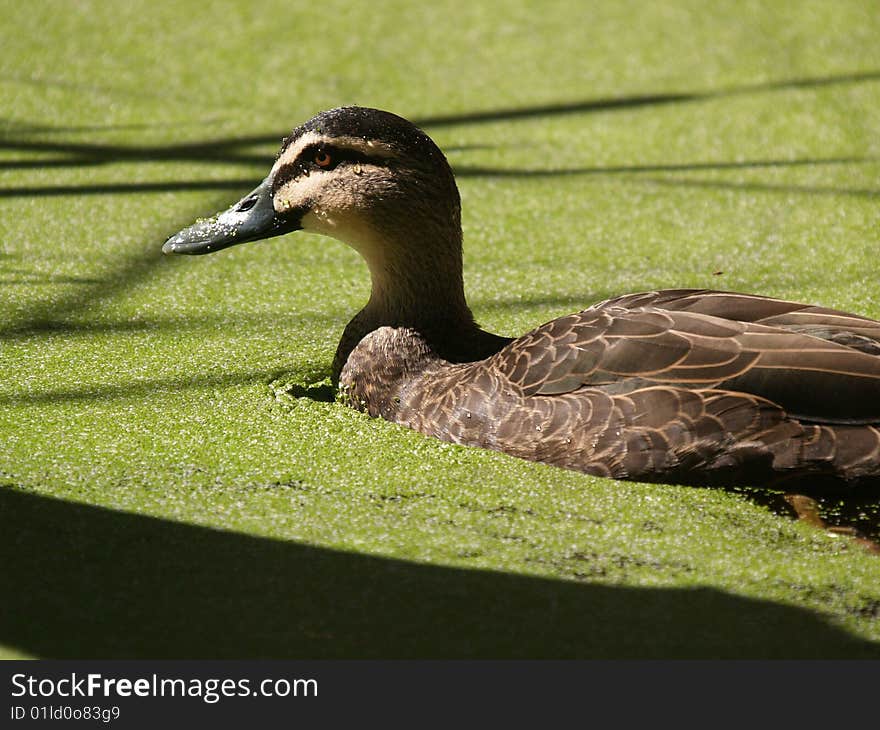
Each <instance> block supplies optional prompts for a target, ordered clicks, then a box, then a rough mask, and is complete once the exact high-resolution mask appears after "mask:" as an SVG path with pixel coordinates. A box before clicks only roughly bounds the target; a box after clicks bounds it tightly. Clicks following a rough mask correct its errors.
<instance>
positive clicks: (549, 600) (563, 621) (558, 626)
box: [0, 485, 880, 659]
mask: <svg viewBox="0 0 880 730" xmlns="http://www.w3.org/2000/svg"><path fill="white" fill-rule="evenodd" d="M0 560H2V563H3V566H4V569H3V571H0V593H2V595H3V596H4V600H3V602H2V604H0V642H2V643H4V644H6V645H8V646H12V647H16V648H17V649H19V650H23V651H25V652H29V653H32V654H35V655H37V656H42V657H53V658H60V659H73V658H83V657H89V658H101V659H109V658H142V659H143V658H155V659H158V658H186V659H195V658H309V659H337V658H361V659H367V658H461V659H464V658H835V657H836V658H880V645H878V644H875V643H872V642H869V641H866V640H863V639H860V638H857V637H855V636H853V635H850V634H848V633H846V632H845V631H843V630H841V629H840V628H837V627H836V626H834V625H832V624H831V623H830V622H829V621H827V620H825V619H824V618H822V617H821V616H819V615H817V614H815V613H813V612H811V611H807V610H804V609H800V608H796V607H793V606H789V605H783V604H775V603H771V602H767V601H761V600H755V599H749V598H742V597H737V596H733V595H730V594H727V593H724V592H722V591H719V590H716V589H711V588H695V589H656V588H616V587H609V586H602V585H596V584H589V583H575V582H568V581H561V580H552V579H546V578H534V577H527V576H522V575H517V574H509V573H500V572H493V571H486V570H478V571H474V570H466V569H458V568H447V567H441V566H436V565H424V564H417V563H410V562H405V561H402V560H393V559H385V558H379V557H371V556H368V555H362V554H356V553H346V552H341V551H336V550H330V549H325V548H318V547H310V546H307V545H303V544H300V543H296V542H289V541H281V540H274V539H268V538H262V537H254V536H250V535H245V534H241V533H236V532H226V531H222V530H215V529H209V528H205V527H198V526H194V525H189V524H182V523H177V522H170V521H167V520H163V519H157V518H153V517H146V516H143V515H137V514H131V513H126V512H117V511H113V510H109V509H104V508H100V507H92V506H88V505H84V504H74V503H70V502H65V501H61V500H58V499H53V498H47V497H42V496H37V495H34V494H31V493H27V492H24V491H20V490H18V489H14V488H10V485H6V486H4V487H0Z"/></svg>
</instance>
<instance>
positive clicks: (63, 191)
mask: <svg viewBox="0 0 880 730" xmlns="http://www.w3.org/2000/svg"><path fill="white" fill-rule="evenodd" d="M878 161H880V160H878V158H875V157H828V158H801V159H793V160H738V161H723V160H721V161H717V162H685V163H669V164H659V165H609V166H598V167H575V168H550V169H528V168H501V167H479V166H471V165H454V166H453V172H454V173H455V176H456V177H457V178H480V177H488V178H546V177H577V176H591V175H592V176H601V175H641V174H645V173H664V172H669V173H675V172H697V171H711V170H750V169H761V168H767V167H779V168H783V167H810V166H820V165H848V164H865V163H875V162H878ZM257 181H258V178H257V177H252V178H233V179H224V180H177V181H173V182H148V183H145V182H137V183H104V184H100V183H99V184H94V185H42V186H29V187H12V188H0V198H19V197H44V196H58V195H111V194H135V193H167V192H175V191H180V192H186V191H192V190H235V191H242V192H245V191H247V190H249V189H250V188H252V187H253V186H254V185H255V184H256V182H257ZM770 188H771V189H779V190H782V191H785V190H789V187H787V186H770ZM790 191H792V192H797V191H801V192H806V193H812V192H820V193H833V192H841V193H843V194H854V195H874V194H876V193H877V191H874V190H870V189H867V190H859V189H848V188H820V187H798V186H792V187H791V188H790Z"/></svg>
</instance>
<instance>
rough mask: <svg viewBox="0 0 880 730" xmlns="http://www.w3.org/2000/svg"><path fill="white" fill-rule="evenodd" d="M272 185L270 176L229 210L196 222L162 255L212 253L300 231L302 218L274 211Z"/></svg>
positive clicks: (169, 242)
mask: <svg viewBox="0 0 880 730" xmlns="http://www.w3.org/2000/svg"><path fill="white" fill-rule="evenodd" d="M271 182H272V181H271V179H270V178H268V177H267V178H266V179H265V180H263V182H262V183H260V185H258V186H257V187H256V188H254V189H253V190H252V191H251V192H249V193H248V194H247V195H245V196H244V197H243V198H242V199H241V200H239V201H238V202H237V203H236V204H235V205H233V206H232V207H231V208H229V209H228V210H225V211H224V212H222V213H218V214H217V215H215V216H214V217H213V218H207V219H204V220H199V221H196V223H194V224H193V225H191V226H189V228H184V229H183V230H182V231H180V232H179V233H176V234H174V235H173V236H171V238H169V239H168V240H167V241H165V243H164V245H163V246H162V253H168V254H174V253H177V254H191V255H198V254H205V253H213V252H214V251H219V250H221V249H224V248H229V247H230V246H235V245H236V244H239V243H247V242H248V241H258V240H260V239H262V238H272V237H273V236H280V235H282V234H284V233H289V232H290V231H298V230H299V229H300V228H302V226H301V225H300V219H301V216H300V215H297V214H296V213H295V212H294V211H291V213H290V214H285V216H284V217H283V218H281V217H279V215H278V214H277V213H276V212H275V207H274V206H273V205H272V185H271Z"/></svg>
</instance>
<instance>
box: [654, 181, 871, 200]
mask: <svg viewBox="0 0 880 730" xmlns="http://www.w3.org/2000/svg"><path fill="white" fill-rule="evenodd" d="M638 179H639V180H640V181H642V182H647V183H651V184H652V185H667V186H670V187H684V188H708V189H715V190H733V191H738V192H755V193H799V194H803V195H851V196H854V197H860V198H880V188H840V187H833V186H824V185H773V184H770V183H757V182H730V181H727V180H697V179H694V178H686V179H678V180H672V179H669V178H653V177H644V178H638Z"/></svg>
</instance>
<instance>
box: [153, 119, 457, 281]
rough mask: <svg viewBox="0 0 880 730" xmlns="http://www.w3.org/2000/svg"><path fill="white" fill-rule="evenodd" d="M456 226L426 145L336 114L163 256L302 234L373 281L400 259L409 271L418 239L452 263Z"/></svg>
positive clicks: (449, 194)
mask: <svg viewBox="0 0 880 730" xmlns="http://www.w3.org/2000/svg"><path fill="white" fill-rule="evenodd" d="M460 226H461V219H460V201H459V195H458V189H457V187H456V185H455V180H454V177H453V175H452V171H451V170H450V168H449V164H448V163H447V161H446V158H445V157H444V155H443V153H442V152H441V151H440V150H439V148H438V147H437V146H436V145H435V144H434V142H433V141H432V140H431V139H430V138H429V137H428V136H427V135H426V134H425V133H424V132H422V131H421V130H419V129H418V128H417V127H415V126H414V125H413V124H412V123H410V122H408V121H407V120H405V119H403V118H402V117H398V116H397V115H395V114H391V113H390V112H385V111H381V110H378V109H368V108H363V107H342V108H338V109H332V110H329V111H325V112H322V113H321V114H318V115H317V116H316V117H314V118H313V119H310V120H309V121H308V122H306V123H305V124H303V125H302V126H300V127H298V128H297V129H295V130H294V131H293V132H292V133H291V134H290V136H288V137H287V138H286V139H285V140H284V141H283V144H282V147H281V151H280V152H279V154H278V157H277V158H276V160H275V164H274V165H273V166H272V169H271V171H270V172H269V174H268V175H267V176H266V178H265V179H264V180H263V182H262V183H260V185H258V186H257V187H256V188H255V189H254V190H253V191H251V192H250V193H248V194H247V195H246V196H244V197H243V198H242V199H241V200H240V201H239V202H237V203H236V204H235V205H233V206H232V207H231V208H229V209H228V210H226V211H224V212H222V213H219V214H217V215H215V216H214V217H213V218H210V219H204V220H200V221H198V222H196V223H195V224H194V225H192V226H189V227H188V228H185V229H184V230H182V231H180V232H179V233H177V234H175V235H174V236H172V237H170V238H169V239H168V240H167V241H166V242H165V244H164V246H163V247H162V250H163V252H164V253H167V254H206V253H213V252H215V251H219V250H221V249H224V248H228V247H229V246H233V245H236V244H239V243H246V242H248V241H256V240H259V239H263V238H271V237H274V236H280V235H282V234H285V233H289V232H291V231H297V230H305V231H310V232H313V233H320V234H323V235H327V236H332V237H334V238H337V239H340V240H342V241H343V242H345V243H347V244H349V245H350V246H352V247H354V248H355V249H357V250H358V251H359V252H360V253H361V254H362V255H363V256H364V258H365V259H366V260H367V263H368V264H369V265H370V268H371V270H374V271H375V270H376V269H381V268H382V267H383V266H385V267H387V266H389V265H390V266H395V264H394V263H393V261H394V259H397V258H400V256H405V257H406V258H407V259H410V260H409V261H408V262H407V263H406V266H407V267H412V266H413V265H414V264H413V262H412V260H411V259H412V257H413V256H414V255H415V254H416V253H417V251H416V250H415V247H417V246H420V245H422V244H424V242H425V239H426V238H431V239H434V240H433V241H432V245H434V246H437V245H440V246H442V245H443V242H444V241H446V242H447V243H448V244H449V245H451V246H452V247H453V249H457V250H458V255H459V256H460V245H461V234H460ZM422 248H424V246H423V245H422ZM395 249H402V250H397V251H395ZM421 254H425V251H424V250H422V251H421ZM441 255H445V256H448V255H449V254H448V252H444V253H443V254H441ZM453 255H454V252H453ZM430 257H431V256H430V255H429V258H430Z"/></svg>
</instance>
